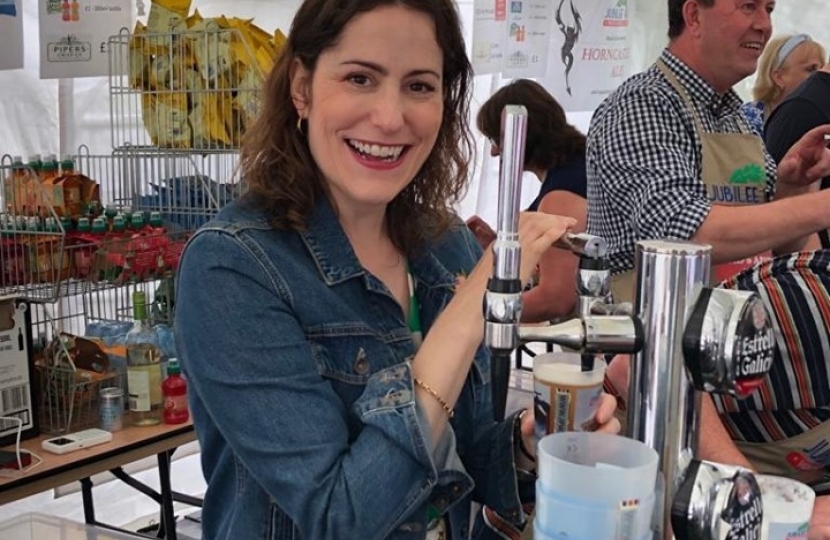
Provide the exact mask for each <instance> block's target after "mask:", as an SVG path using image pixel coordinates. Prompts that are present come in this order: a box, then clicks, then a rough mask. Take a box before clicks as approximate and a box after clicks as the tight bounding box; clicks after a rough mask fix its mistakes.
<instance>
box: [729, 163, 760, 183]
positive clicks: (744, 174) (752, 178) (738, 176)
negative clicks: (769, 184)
mask: <svg viewBox="0 0 830 540" xmlns="http://www.w3.org/2000/svg"><path fill="white" fill-rule="evenodd" d="M766 179H767V175H766V174H765V173H764V169H763V168H762V167H761V166H760V165H758V164H757V163H749V164H747V165H744V166H743V167H741V168H740V169H737V170H736V171H735V172H733V173H732V176H731V177H729V183H730V184H732V185H733V186H737V185H745V184H763V183H764V182H765V181H766Z"/></svg>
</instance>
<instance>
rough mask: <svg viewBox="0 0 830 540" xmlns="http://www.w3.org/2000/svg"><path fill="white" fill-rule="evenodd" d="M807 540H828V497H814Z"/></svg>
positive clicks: (829, 502) (829, 513)
mask: <svg viewBox="0 0 830 540" xmlns="http://www.w3.org/2000/svg"><path fill="white" fill-rule="evenodd" d="M807 540H830V495H824V496H822V497H816V502H815V504H814V505H813V517H812V519H810V531H809V532H808V533H807Z"/></svg>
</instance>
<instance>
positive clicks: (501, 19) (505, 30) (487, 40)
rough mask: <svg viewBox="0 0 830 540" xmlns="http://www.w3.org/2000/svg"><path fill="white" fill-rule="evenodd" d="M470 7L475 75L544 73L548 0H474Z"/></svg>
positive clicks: (546, 63)
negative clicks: (471, 9)
mask: <svg viewBox="0 0 830 540" xmlns="http://www.w3.org/2000/svg"><path fill="white" fill-rule="evenodd" d="M473 10H474V11H473V13H474V18H473V58H472V62H473V70H474V71H475V73H476V75H485V74H488V73H504V76H505V77H526V78H532V77H542V76H544V75H545V72H546V71H547V68H548V49H549V48H550V38H551V24H552V18H551V14H552V10H551V0H475V1H474V2H473Z"/></svg>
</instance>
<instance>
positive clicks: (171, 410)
mask: <svg viewBox="0 0 830 540" xmlns="http://www.w3.org/2000/svg"><path fill="white" fill-rule="evenodd" d="M181 373H182V369H181V367H180V366H179V362H178V360H176V359H175V358H171V359H170V361H169V362H167V378H166V379H164V382H163V383H162V385H161V388H162V391H163V394H164V423H165V424H183V423H185V422H187V420H188V419H189V418H190V412H189V411H188V409H187V382H185V380H184V378H183V377H182V375H181Z"/></svg>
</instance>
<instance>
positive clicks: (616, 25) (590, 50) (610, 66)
mask: <svg viewBox="0 0 830 540" xmlns="http://www.w3.org/2000/svg"><path fill="white" fill-rule="evenodd" d="M628 15H629V8H628V1H627V0H553V19H554V32H553V37H552V40H551V53H550V57H549V62H548V70H547V76H546V77H545V78H544V79H543V80H542V84H543V85H544V86H545V87H546V88H547V89H548V91H549V92H550V93H551V94H553V95H554V96H555V97H556V99H557V100H558V101H559V102H560V103H561V104H562V106H563V107H564V108H565V110H566V111H592V110H594V109H596V107H597V106H598V105H599V104H600V103H601V102H602V100H603V99H605V98H606V97H607V96H608V95H609V94H610V93H611V92H613V91H614V90H615V89H616V88H617V87H618V86H619V85H620V84H621V83H622V82H623V81H624V80H625V79H626V78H627V77H628V75H629V73H630V65H629V57H630V55H631V46H630V43H629V35H628V27H629V25H628V22H629V19H628Z"/></svg>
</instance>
